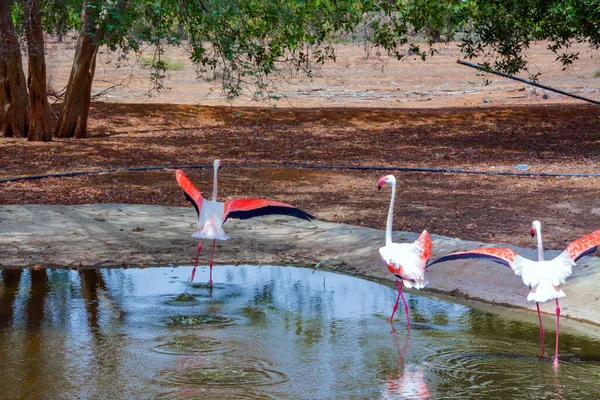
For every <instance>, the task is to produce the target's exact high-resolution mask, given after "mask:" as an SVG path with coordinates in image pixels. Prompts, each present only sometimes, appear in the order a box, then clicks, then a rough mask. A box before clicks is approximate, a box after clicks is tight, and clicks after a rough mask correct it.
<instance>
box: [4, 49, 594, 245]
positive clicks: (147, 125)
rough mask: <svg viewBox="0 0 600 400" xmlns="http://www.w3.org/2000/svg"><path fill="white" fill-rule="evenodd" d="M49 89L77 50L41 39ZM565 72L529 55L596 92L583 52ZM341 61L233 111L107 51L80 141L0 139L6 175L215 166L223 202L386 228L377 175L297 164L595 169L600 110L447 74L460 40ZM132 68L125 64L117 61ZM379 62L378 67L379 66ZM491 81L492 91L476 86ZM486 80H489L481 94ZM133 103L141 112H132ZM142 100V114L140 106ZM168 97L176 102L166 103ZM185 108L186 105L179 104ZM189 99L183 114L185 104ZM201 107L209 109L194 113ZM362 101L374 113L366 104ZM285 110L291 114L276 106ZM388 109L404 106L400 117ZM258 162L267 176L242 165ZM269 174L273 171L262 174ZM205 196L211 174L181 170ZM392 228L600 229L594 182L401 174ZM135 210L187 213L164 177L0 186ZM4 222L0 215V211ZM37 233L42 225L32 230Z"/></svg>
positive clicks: (43, 197)
mask: <svg viewBox="0 0 600 400" xmlns="http://www.w3.org/2000/svg"><path fill="white" fill-rule="evenodd" d="M48 43H49V49H48V59H49V61H48V65H49V84H50V85H51V86H53V88H54V89H55V90H56V91H60V88H61V87H63V86H64V85H65V84H66V80H67V78H68V76H69V71H70V63H71V61H70V60H72V56H73V51H74V46H72V45H71V44H70V43H69V42H68V41H67V43H63V44H59V43H54V42H52V41H48ZM578 46H580V47H581V49H578V50H579V51H580V54H581V55H580V60H578V61H577V63H576V64H575V65H574V66H573V67H571V68H570V69H568V70H566V71H563V70H562V69H561V66H560V64H558V63H556V62H555V61H554V58H555V56H554V55H553V54H552V53H549V52H548V51H545V44H543V43H540V44H536V45H534V46H533V47H532V48H531V49H530V51H529V53H530V61H531V64H530V71H531V73H536V72H543V75H542V76H541V78H540V80H541V82H542V83H545V84H548V85H551V86H555V87H557V88H560V89H564V90H568V91H571V92H574V93H578V94H580V95H584V96H588V97H592V98H599V97H600V95H599V93H598V92H599V89H598V82H600V79H599V78H594V76H596V71H597V70H598V67H597V62H596V59H595V58H594V56H595V55H596V56H597V55H598V54H597V53H598V52H597V51H589V49H587V48H586V47H585V45H583V44H581V45H578ZM336 47H337V52H338V62H337V63H336V64H328V65H326V66H325V67H324V68H323V69H321V70H319V71H315V76H316V77H315V79H313V80H312V81H306V80H304V81H301V80H295V81H291V82H289V81H288V82H285V83H284V82H279V83H277V82H275V84H276V86H277V92H278V93H279V94H281V95H284V96H285V100H284V101H280V102H279V103H277V106H278V107H279V108H274V107H273V106H272V105H271V106H270V107H264V106H263V107H254V108H250V107H247V108H243V107H240V106H244V105H247V104H250V103H249V102H248V101H247V99H245V98H244V97H242V98H241V99H240V100H239V101H238V102H237V103H236V107H231V106H227V103H226V101H225V100H224V98H223V96H222V94H221V92H220V91H219V90H218V82H204V81H199V80H197V79H196V78H195V74H194V72H193V67H192V66H191V64H190V63H189V61H187V59H186V57H187V56H186V54H185V52H184V51H183V50H181V49H175V50H172V51H171V52H170V53H169V54H168V57H170V58H171V59H173V60H182V62H183V68H182V69H181V70H179V71H169V77H168V79H167V81H166V82H165V83H166V84H167V86H169V87H170V88H171V89H170V90H167V91H165V92H162V93H161V94H160V95H159V96H153V97H148V96H147V92H148V88H149V83H148V82H149V81H148V79H147V78H148V69H147V68H141V67H140V66H139V65H138V64H137V63H136V60H137V59H135V58H133V57H131V56H127V57H125V58H124V59H123V57H119V58H118V59H119V62H120V63H121V64H122V65H121V68H114V66H115V64H116V62H117V57H118V56H119V55H118V54H114V53H113V54H110V53H106V52H101V54H100V58H99V62H98V65H99V67H98V71H97V73H96V81H95V83H94V89H93V92H94V93H98V92H100V91H102V90H103V89H105V88H107V87H108V86H111V85H114V84H115V83H119V82H122V81H124V80H126V81H127V82H128V83H127V86H126V87H123V86H119V87H116V88H115V89H114V90H112V91H110V92H108V93H107V94H106V95H105V96H104V97H103V99H104V100H106V101H108V102H106V103H95V104H94V105H93V107H92V110H91V115H90V122H89V133H90V137H89V138H88V139H84V140H74V139H73V140H55V141H54V142H52V143H28V142H26V141H24V140H19V139H1V140H0V179H1V178H8V177H15V176H23V175H36V174H48V173H60V172H69V171H85V170H94V169H106V168H116V167H142V166H160V165H164V166H174V165H198V164H201V165H208V164H211V163H212V160H213V159H215V158H221V159H222V160H223V166H224V168H223V170H222V171H221V175H220V187H219V189H220V198H221V199H227V198H231V197H234V196H236V197H237V196H244V197H254V196H259V197H268V198H273V199H278V200H282V201H286V202H289V203H292V204H295V205H297V206H298V207H301V208H303V209H305V210H306V211H309V212H311V213H312V214H314V215H315V216H317V217H318V218H320V219H324V220H328V221H335V222H344V223H348V224H356V225H363V226H370V227H375V228H383V227H384V224H385V218H386V212H387V207H388V202H389V189H386V190H382V192H377V190H376V181H377V178H379V177H380V176H381V175H384V174H387V173H389V172H385V171H356V170H348V169H295V168H290V166H291V165H293V164H303V165H310V166H319V165H321V166H323V165H352V166H380V167H384V166H390V167H433V168H463V169H468V170H480V171H512V172H518V171H517V169H516V165H517V164H528V165H529V170H528V172H560V173H596V172H600V169H599V168H597V166H598V163H599V158H600V109H599V108H598V107H596V106H585V105H580V103H581V102H578V101H577V100H573V99H570V98H567V97H564V96H561V95H557V94H555V93H552V92H545V91H541V90H539V89H535V88H532V87H530V86H527V85H524V84H522V83H518V82H515V81H512V80H508V79H504V78H500V77H497V76H493V75H489V76H480V75H477V72H476V71H475V70H472V69H470V68H467V67H464V66H460V65H458V64H456V59H457V58H460V54H459V53H458V50H457V47H456V44H451V45H449V46H442V47H440V53H439V54H438V55H436V56H434V57H433V58H431V59H430V60H428V61H427V62H425V63H423V62H421V61H417V60H414V59H412V58H410V57H409V58H408V59H407V60H406V61H404V62H395V61H390V60H387V61H385V62H384V63H382V62H381V61H377V60H374V59H373V58H372V57H371V58H365V53H364V51H363V48H362V47H361V46H360V45H356V44H344V45H337V46H336ZM123 65H127V66H128V67H123ZM382 67H383V68H382ZM486 81H488V82H486ZM486 83H489V84H487V85H486ZM136 103H138V104H136ZM139 103H146V104H139ZM160 103H170V104H160ZM180 103H181V104H180ZM183 103H186V104H187V105H186V104H183ZM197 103H201V104H203V105H204V106H198V105H193V104H197ZM366 106H368V107H371V108H365V107H366ZM286 107H287V108H286ZM394 107H403V108H402V109H398V108H394ZM254 164H261V165H266V166H269V168H248V167H249V166H251V165H254ZM272 167H276V168H272ZM186 172H187V173H188V174H189V175H190V177H191V178H192V180H194V182H196V183H197V185H198V187H199V188H200V189H201V190H202V191H203V192H204V193H206V194H210V190H211V187H212V186H211V185H212V182H211V180H212V178H211V177H212V171H211V170H210V169H206V170H202V169H193V170H186ZM395 174H396V176H397V178H398V181H399V185H398V191H399V199H398V201H397V203H396V214H395V215H396V219H395V221H394V224H395V228H396V229H401V230H408V231H420V230H421V229H425V228H426V229H428V230H429V231H430V232H432V233H436V234H441V235H447V236H452V237H459V238H462V239H470V240H480V241H486V242H497V243H510V244H515V245H521V246H532V245H533V243H532V242H531V238H529V237H528V232H529V229H528V228H529V224H530V222H531V221H532V220H534V219H540V220H541V221H542V222H543V223H544V224H545V238H546V242H547V245H548V247H549V248H555V249H560V248H562V247H563V246H564V245H565V244H566V243H568V242H569V241H571V240H572V239H574V238H577V237H579V236H580V235H583V234H585V233H588V232H590V231H592V230H595V229H597V228H599V227H600V222H599V218H598V217H599V216H600V198H599V197H600V188H599V185H598V182H599V178H524V177H510V176H482V175H465V174H453V173H418V172H396V173H395ZM105 202H111V203H138V204H139V203H142V204H164V205H178V206H184V205H186V202H185V199H184V197H183V195H182V193H181V191H180V189H179V187H178V186H177V184H176V183H175V179H174V172H173V170H160V171H150V172H119V173H111V174H94V175H86V176H80V177H72V178H50V179H43V180H32V181H20V182H14V183H0V204H67V205H68V204H83V203H105ZM0 218H1V217H0ZM42 223H43V222H42Z"/></svg>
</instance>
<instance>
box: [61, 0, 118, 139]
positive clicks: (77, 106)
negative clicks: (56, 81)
mask: <svg viewBox="0 0 600 400" xmlns="http://www.w3.org/2000/svg"><path fill="white" fill-rule="evenodd" d="M127 3H128V0H118V1H115V2H114V3H111V2H103V1H98V0H84V1H83V4H82V7H81V30H80V33H79V39H78V41H77V48H76V50H75V58H74V60H73V67H72V68H71V75H70V77H69V82H68V84H67V91H66V93H65V100H64V102H63V105H62V110H61V113H60V117H59V119H58V125H57V129H56V136H57V137H59V138H68V137H76V138H84V137H86V135H87V118H88V114H89V109H90V101H91V93H92V83H93V80H94V73H95V71H96V55H97V53H98V48H99V47H100V45H102V43H103V41H104V39H105V37H106V34H107V32H108V30H109V29H111V28H115V27H116V28H117V29H121V25H117V24H119V22H120V21H122V17H123V13H124V11H125V8H126V7H127Z"/></svg>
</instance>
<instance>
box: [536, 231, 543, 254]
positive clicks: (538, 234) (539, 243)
mask: <svg viewBox="0 0 600 400" xmlns="http://www.w3.org/2000/svg"><path fill="white" fill-rule="evenodd" d="M535 230H536V232H535V236H536V237H537V246H538V261H544V245H543V244H542V230H541V229H537V228H536V229H535Z"/></svg>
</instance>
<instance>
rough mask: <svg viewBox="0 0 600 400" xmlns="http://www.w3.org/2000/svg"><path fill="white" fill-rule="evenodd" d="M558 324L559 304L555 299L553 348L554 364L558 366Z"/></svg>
mask: <svg viewBox="0 0 600 400" xmlns="http://www.w3.org/2000/svg"><path fill="white" fill-rule="evenodd" d="M559 325H560V306H559V305H558V299H556V349H555V350H554V366H555V367H558V329H559Z"/></svg>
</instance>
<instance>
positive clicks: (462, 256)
mask: <svg viewBox="0 0 600 400" xmlns="http://www.w3.org/2000/svg"><path fill="white" fill-rule="evenodd" d="M469 258H478V259H483V260H490V261H494V262H497V263H498V264H502V265H505V266H507V267H509V268H510V264H509V263H508V262H506V261H504V260H503V259H501V258H498V257H494V256H491V255H488V254H480V253H462V254H449V255H447V256H443V257H440V258H438V259H437V260H434V261H432V262H430V263H429V264H427V266H426V267H425V268H429V267H431V266H432V265H433V264H437V263H441V262H444V261H451V260H466V259H469Z"/></svg>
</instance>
